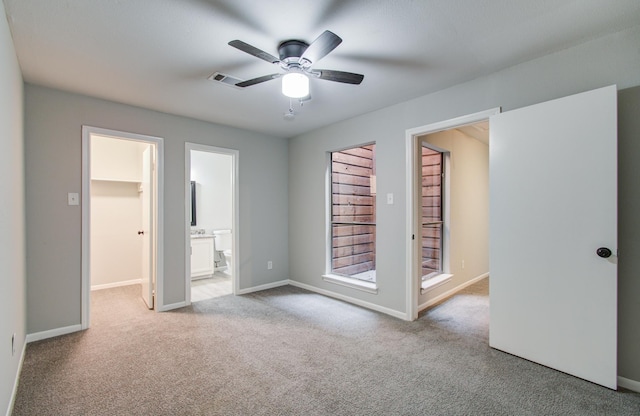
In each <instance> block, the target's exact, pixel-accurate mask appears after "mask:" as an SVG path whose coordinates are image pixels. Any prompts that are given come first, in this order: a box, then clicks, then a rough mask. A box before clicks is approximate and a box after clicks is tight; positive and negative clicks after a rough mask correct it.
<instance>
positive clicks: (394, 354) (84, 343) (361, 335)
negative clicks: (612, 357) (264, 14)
mask: <svg viewBox="0 0 640 416" xmlns="http://www.w3.org/2000/svg"><path fill="white" fill-rule="evenodd" d="M486 290H487V282H486V281H485V282H480V283H478V284H477V285H476V286H475V287H471V288H469V289H468V290H465V291H464V292H462V293H460V295H459V296H456V297H453V298H451V299H450V300H448V301H446V302H443V303H441V304H440V305H437V306H435V307H433V308H431V309H430V310H428V311H426V312H424V313H422V314H421V315H420V318H419V319H418V320H417V321H415V322H404V321H401V320H398V319H395V318H392V317H389V316H386V315H383V314H380V313H377V312H373V311H370V310H367V309H363V308H360V307H357V306H354V305H351V304H347V303H344V302H341V301H338V300H335V299H331V298H327V297H324V296H321V295H317V294H314V293H310V292H307V291H305V290H302V289H298V288H295V287H291V286H285V287H281V288H276V289H272V290H267V291H263V292H258V293H254V294H251V295H244V296H233V295H229V296H223V297H218V298H214V299H210V300H207V301H202V302H198V303H196V304H194V305H192V306H191V307H188V308H183V309H180V310H176V311H173V312H166V313H155V312H153V311H148V310H146V309H145V307H144V305H143V303H142V301H141V300H140V299H139V296H138V292H139V288H136V287H129V288H116V289H112V290H104V291H99V292H94V295H95V296H94V297H93V300H92V302H93V326H92V327H91V328H90V329H89V330H87V331H84V332H79V333H74V334H69V335H65V336H61V337H57V338H53V339H49V340H43V341H39V342H34V343H31V344H29V345H28V348H27V352H26V357H25V361H24V366H23V369H22V375H21V377H20V384H19V388H18V395H17V398H16V404H15V410H14V413H13V414H14V415H16V416H18V415H563V416H564V415H581V416H584V415H636V416H637V415H639V414H640V395H638V394H635V393H632V392H628V391H621V392H615V391H610V390H608V389H606V388H603V387H600V386H596V385H594V384H592V383H589V382H586V381H583V380H580V379H577V378H574V377H571V376H569V375H566V374H563V373H560V372H557V371H554V370H551V369H548V368H545V367H542V366H540V365H537V364H534V363H531V362H529V361H525V360H522V359H519V358H517V357H514V356H511V355H508V354H505V353H502V352H500V351H496V350H492V349H491V348H489V347H488V342H487V336H488V329H487V326H488V325H487V323H488V300H487V296H486Z"/></svg>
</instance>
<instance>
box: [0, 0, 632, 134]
mask: <svg viewBox="0 0 640 416" xmlns="http://www.w3.org/2000/svg"><path fill="white" fill-rule="evenodd" d="M4 4H5V9H6V12H7V19H8V21H9V25H10V28H11V32H12V35H13V39H14V43H15V47H16V51H17V55H18V60H19V62H20V66H21V68H22V72H23V75H24V79H25V81H27V82H30V83H33V84H39V85H44V86H48V87H53V88H59V89H63V90H68V91H72V92H77V93H81V94H86V95H90V96H95V97H100V98H104V99H108V100H113V101H117V102H122V103H126V104H132V105H136V106H141V107H146V108H150V109H153V110H158V111H163V112H167V113H172V114H178V115H183V116H188V117H193V118H196V119H201V120H206V121H211V122H214V123H220V124H226V125H231V126H235V127H241V128H246V129H250V130H255V131H260V132H264V133H267V134H271V135H275V136H280V137H291V136H295V135H297V134H300V133H303V132H306V131H309V130H312V129H315V128H318V127H321V126H325V125H328V124H331V123H334V122H337V121H339V120H343V119H347V118H350V117H353V116H356V115H359V114H363V113H366V112H369V111H372V110H376V109H379V108H383V107H386V106H389V105H392V104H395V103H398V102H402V101H406V100H408V99H411V98H415V97H418V96H421V95H425V94H427V93H430V92H433V91H437V90H439V89H442V88H445V87H448V86H451V85H454V84H457V83H460V82H464V81H467V80H470V79H473V78H476V77H479V76H482V75H484V74H488V73H491V72H494V71H496V70H499V69H502V68H506V67H509V66H512V65H515V64H517V63H520V62H524V61H527V60H530V59H534V58H536V57H539V56H543V55H546V54H549V53H552V52H554V51H558V50H561V49H564V48H567V47H570V46H573V45H576V44H579V43H582V42H585V41H588V40H590V39H593V38H596V37H599V36H602V35H605V34H608V33H613V32H617V31H620V30H624V29H626V28H630V27H632V26H635V25H638V24H639V23H640V1H638V0H269V1H264V0H138V1H131V0H56V1H52V0H4ZM324 30H331V31H333V32H334V33H336V34H337V35H339V36H340V37H342V39H343V42H342V44H341V45H339V46H338V47H337V48H336V49H335V50H334V51H333V52H332V53H331V54H329V55H328V56H327V57H325V58H324V59H322V60H321V61H320V62H319V63H318V64H317V65H314V67H315V68H323V69H335V70H341V71H347V72H356V73H362V74H364V75H365V78H364V81H363V82H362V84H361V85H358V86H355V85H347V84H339V83H334V82H329V81H323V80H319V79H312V80H311V94H312V97H313V99H312V100H311V101H310V102H308V103H305V105H304V107H303V108H299V106H296V111H297V112H298V113H299V114H298V115H297V116H296V117H295V119H294V120H293V121H287V120H285V119H284V118H283V114H284V112H285V111H286V110H287V109H288V105H289V100H288V99H287V98H285V97H284V96H283V95H282V94H281V93H280V81H279V80H275V81H269V82H266V83H263V84H259V85H255V86H252V87H248V88H245V89H236V88H234V87H229V86H226V85H223V84H221V83H216V82H213V81H208V80H207V76H209V75H210V74H212V73H213V72H216V71H219V72H223V73H226V74H229V75H232V76H234V77H237V78H241V79H249V78H254V77H257V76H261V75H266V74H270V73H274V72H278V67H277V66H275V65H271V64H269V63H267V62H264V61H261V60H259V59H257V58H255V57H252V56H250V55H247V54H245V53H243V52H241V51H239V50H237V49H235V48H232V47H231V46H229V45H227V42H229V41H230V40H233V39H240V40H243V41H245V42H247V43H249V44H252V45H254V46H256V47H258V48H261V49H263V50H265V51H267V52H269V53H271V54H273V55H276V56H277V50H276V47H277V45H278V43H279V42H281V41H283V40H287V39H301V40H304V41H307V42H311V41H313V39H315V38H316V37H317V36H318V35H320V34H321V33H322V32H323V31H324Z"/></svg>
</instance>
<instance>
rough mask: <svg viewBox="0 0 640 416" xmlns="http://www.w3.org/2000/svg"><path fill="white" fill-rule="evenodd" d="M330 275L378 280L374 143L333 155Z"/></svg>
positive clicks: (371, 280) (368, 280)
mask: <svg viewBox="0 0 640 416" xmlns="http://www.w3.org/2000/svg"><path fill="white" fill-rule="evenodd" d="M331 273H332V274H334V275H338V276H345V277H349V278H353V279H359V280H362V281H366V282H373V283H375V281H376V163H375V144H370V145H366V146H360V147H354V148H350V149H345V150H341V151H338V152H332V153H331Z"/></svg>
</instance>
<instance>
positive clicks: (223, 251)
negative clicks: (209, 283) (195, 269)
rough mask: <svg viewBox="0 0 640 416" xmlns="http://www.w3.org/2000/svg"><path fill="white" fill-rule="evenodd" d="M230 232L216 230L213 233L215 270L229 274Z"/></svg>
mask: <svg viewBox="0 0 640 416" xmlns="http://www.w3.org/2000/svg"><path fill="white" fill-rule="evenodd" d="M231 246H232V234H231V230H216V231H214V232H213V247H214V250H215V255H214V259H215V262H216V270H226V272H227V273H231V267H230V266H231Z"/></svg>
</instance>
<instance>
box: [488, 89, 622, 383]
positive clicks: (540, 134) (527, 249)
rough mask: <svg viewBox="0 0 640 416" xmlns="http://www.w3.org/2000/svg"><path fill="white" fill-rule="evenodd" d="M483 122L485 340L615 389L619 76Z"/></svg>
mask: <svg viewBox="0 0 640 416" xmlns="http://www.w3.org/2000/svg"><path fill="white" fill-rule="evenodd" d="M490 123H491V124H490V125H491V129H490V134H491V141H490V144H491V145H490V207H491V209H490V264H491V283H490V285H491V288H490V304H491V308H490V314H491V317H490V345H491V346H492V347H494V348H496V349H499V350H502V351H505V352H508V353H511V354H514V355H517V356H520V357H523V358H526V359H528V360H531V361H534V362H537V363H540V364H543V365H545V366H548V367H551V368H555V369H557V370H560V371H563V372H565V373H568V374H572V375H575V376H577V377H580V378H583V379H586V380H589V381H591V382H594V383H597V384H600V385H603V386H606V387H609V388H611V389H616V388H617V369H616V365H617V356H616V354H617V351H616V348H617V258H616V254H617V103H616V87H615V86H610V87H606V88H601V89H597V90H593V91H589V92H585V93H582V94H577V95H573V96H570V97H565V98H561V99H557V100H553V101H549V102H545V103H542V104H538V105H534V106H530V107H526V108H521V109H517V110H513V111H509V112H505V113H502V114H498V115H495V116H492V117H491V119H490ZM599 247H607V248H609V249H610V250H611V251H612V252H613V256H611V257H610V258H607V259H605V258H601V257H599V256H598V255H596V250H597V249H598V248H599Z"/></svg>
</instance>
